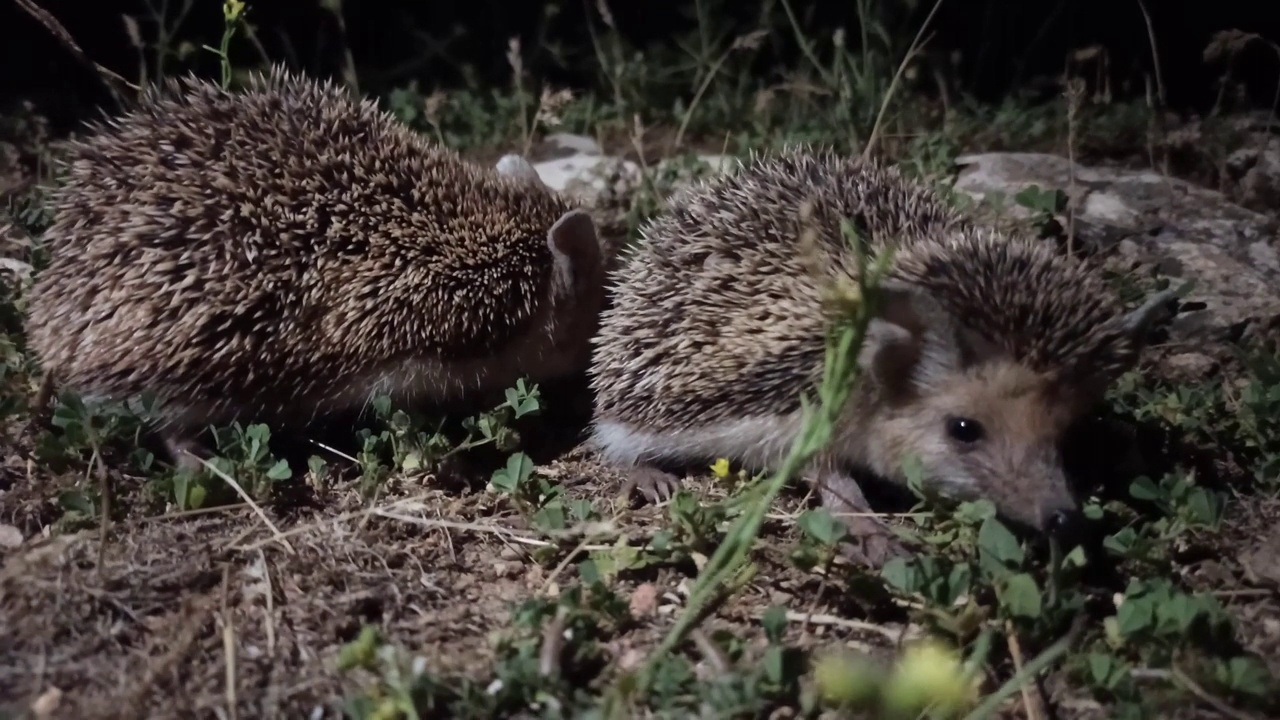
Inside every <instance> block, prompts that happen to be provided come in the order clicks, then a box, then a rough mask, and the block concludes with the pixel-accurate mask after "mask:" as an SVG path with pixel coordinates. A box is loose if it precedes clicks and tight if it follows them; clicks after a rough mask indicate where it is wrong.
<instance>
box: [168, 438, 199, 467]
mask: <svg viewBox="0 0 1280 720" xmlns="http://www.w3.org/2000/svg"><path fill="white" fill-rule="evenodd" d="M162 439H163V440H164V447H165V450H167V451H168V452H169V456H170V457H171V458H172V459H173V465H174V469H176V470H179V471H187V472H192V473H194V472H197V471H199V470H201V469H203V468H204V463H202V462H200V457H201V454H200V449H201V448H200V443H199V442H197V441H195V440H192V439H191V438H188V437H184V436H179V435H165V436H164V437H163V438H162Z"/></svg>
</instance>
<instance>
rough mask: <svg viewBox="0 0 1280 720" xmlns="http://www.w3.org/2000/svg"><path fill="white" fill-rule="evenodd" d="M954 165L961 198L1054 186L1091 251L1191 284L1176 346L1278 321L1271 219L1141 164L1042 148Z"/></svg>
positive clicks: (1279, 257)
mask: <svg viewBox="0 0 1280 720" xmlns="http://www.w3.org/2000/svg"><path fill="white" fill-rule="evenodd" d="M957 164H958V165H960V166H961V171H960V173H959V175H958V177H957V179H956V182H955V188H956V189H957V190H959V191H961V192H963V193H965V194H967V195H970V196H972V197H975V198H979V199H980V198H984V197H990V196H992V195H993V194H1003V195H1005V196H1007V197H1008V198H1010V199H1012V197H1013V196H1014V195H1015V194H1017V193H1018V192H1019V191H1021V190H1022V189H1024V188H1026V187H1029V186H1031V185H1038V186H1040V187H1041V188H1043V189H1046V190H1047V189H1058V190H1061V191H1063V192H1064V193H1065V194H1066V195H1067V197H1068V208H1069V209H1070V211H1072V212H1073V213H1074V218H1073V220H1072V223H1073V224H1074V226H1075V227H1076V229H1077V230H1078V233H1077V235H1078V236H1080V237H1083V238H1085V239H1086V242H1087V244H1089V245H1092V246H1093V247H1091V248H1089V249H1090V250H1093V251H1095V252H1098V253H1101V254H1103V255H1105V256H1109V257H1110V259H1111V260H1118V261H1120V262H1119V263H1118V264H1119V265H1120V266H1122V267H1123V266H1128V265H1132V264H1133V263H1134V262H1135V261H1136V262H1138V263H1140V264H1141V265H1143V266H1146V267H1155V268H1157V269H1158V270H1159V271H1160V272H1161V273H1162V274H1164V275H1168V276H1172V277H1175V278H1180V279H1184V280H1192V281H1194V287H1193V289H1192V291H1191V292H1190V293H1189V294H1188V296H1187V297H1184V298H1183V303H1185V304H1188V305H1189V307H1188V308H1185V309H1183V310H1182V311H1181V312H1180V313H1179V315H1178V317H1177V318H1176V319H1175V321H1174V323H1173V326H1172V328H1171V331H1172V338H1171V339H1173V340H1174V341H1175V342H1176V341H1186V342H1203V341H1220V340H1223V339H1227V338H1232V337H1239V335H1240V334H1241V333H1242V332H1244V331H1245V330H1249V331H1252V330H1256V329H1258V328H1261V327H1270V326H1271V325H1272V323H1274V322H1275V321H1276V319H1277V318H1280V293H1278V292H1277V290H1276V288H1278V287H1280V284H1278V281H1280V253H1277V249H1276V225H1275V222H1274V220H1272V219H1271V218H1268V217H1267V216H1265V215H1263V214H1261V213H1258V212H1254V211H1252V210H1248V209H1246V208H1243V207H1241V206H1239V205H1236V204H1234V203H1232V202H1230V201H1229V200H1227V199H1226V198H1225V197H1224V196H1223V195H1222V193H1219V192H1217V191H1214V190H1209V189H1206V188H1203V187H1199V186H1196V185H1193V184H1191V183H1188V182H1185V181H1183V180H1179V179H1176V178H1170V177H1165V176H1163V175H1160V174H1159V173H1156V172H1154V171H1150V170H1128V169H1122V168H1110V167H1085V166H1082V165H1078V164H1076V165H1074V167H1073V165H1072V163H1071V162H1070V161H1068V160H1067V159H1066V158H1063V157H1060V156H1057V155H1048V154H1041V153H986V154H975V155H965V156H962V157H960V158H958V159H957ZM1005 204H1006V205H1010V206H1012V205H1013V203H1012V202H1007V203H1005ZM1015 212H1025V210H1023V209H1022V208H1018V209H1017V210H1015ZM1060 222H1062V224H1063V225H1064V226H1066V225H1067V224H1068V223H1067V220H1066V218H1065V217H1063V218H1060Z"/></svg>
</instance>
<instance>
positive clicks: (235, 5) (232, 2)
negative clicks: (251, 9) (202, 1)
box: [222, 0, 244, 22]
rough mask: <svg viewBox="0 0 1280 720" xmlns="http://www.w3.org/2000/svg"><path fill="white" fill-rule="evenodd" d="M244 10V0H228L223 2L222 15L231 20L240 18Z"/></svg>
mask: <svg viewBox="0 0 1280 720" xmlns="http://www.w3.org/2000/svg"><path fill="white" fill-rule="evenodd" d="M242 12H244V0H227V1H226V2H225V3H223V4H222V17H223V18H225V19H226V20H228V21H230V22H235V21H236V20H238V19H240V13H242Z"/></svg>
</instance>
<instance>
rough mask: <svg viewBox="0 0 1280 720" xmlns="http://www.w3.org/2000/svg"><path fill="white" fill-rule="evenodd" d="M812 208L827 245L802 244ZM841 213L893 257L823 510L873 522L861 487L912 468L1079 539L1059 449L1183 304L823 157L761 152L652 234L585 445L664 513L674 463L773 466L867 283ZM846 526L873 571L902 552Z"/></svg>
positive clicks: (629, 277)
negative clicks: (1137, 303) (1123, 301)
mask: <svg viewBox="0 0 1280 720" xmlns="http://www.w3.org/2000/svg"><path fill="white" fill-rule="evenodd" d="M802 205H807V206H808V207H809V208H810V210H811V213H812V214H811V215H810V216H809V217H810V219H809V220H807V221H806V222H807V223H808V225H805V226H804V227H808V228H812V229H813V230H816V241H814V242H812V243H811V245H813V247H808V246H806V247H804V248H802V246H801V240H800V237H801V229H802V222H801V207H802ZM842 218H845V219H848V220H850V221H851V222H853V224H854V225H855V227H856V228H857V229H858V230H859V237H860V238H861V241H862V242H865V243H867V244H866V246H865V247H866V248H867V250H869V251H870V254H872V255H874V253H875V252H876V251H877V250H878V249H883V248H885V247H887V246H889V245H891V244H893V245H896V250H895V254H894V267H893V269H892V271H891V273H890V277H889V278H888V279H886V281H885V283H884V286H883V294H882V302H881V303H880V305H879V306H880V308H881V312H880V313H879V315H878V317H877V318H876V319H875V320H873V322H872V324H871V326H870V327H869V330H868V337H867V340H866V343H865V345H864V349H863V351H862V354H861V356H860V363H861V366H862V367H863V368H864V369H865V372H864V373H863V375H862V380H861V381H860V383H859V387H858V388H857V389H856V390H855V392H854V394H853V395H852V396H851V397H850V399H849V401H848V403H847V404H846V406H845V411H844V413H843V416H842V418H841V420H840V423H839V424H838V427H837V428H836V431H835V433H834V436H833V441H832V443H831V445H830V446H829V449H828V450H827V451H826V452H825V454H823V455H821V456H820V457H818V458H817V459H816V460H815V461H814V463H813V465H812V467H810V468H809V469H808V471H807V473H806V474H807V479H808V480H809V481H811V482H813V483H815V484H816V485H817V487H818V488H819V491H820V496H821V497H822V499H823V502H824V504H826V505H827V506H829V507H830V508H831V509H832V510H833V511H836V512H848V513H866V512H868V511H869V508H868V507H867V503H866V500H865V498H864V497H863V494H862V492H861V490H860V488H859V486H858V483H857V482H856V481H855V480H854V476H853V473H855V472H856V471H859V470H861V471H864V472H865V471H869V472H870V473H872V474H873V475H875V476H879V477H881V478H884V479H888V480H891V481H896V482H898V483H903V484H905V482H906V476H905V473H904V470H903V467H904V462H905V461H908V460H909V458H915V459H916V460H917V461H918V462H919V465H918V466H917V467H919V468H920V469H921V470H922V471H923V473H922V474H923V478H922V479H923V481H924V485H925V487H926V488H928V489H933V490H936V491H941V492H942V493H943V494H950V495H951V496H952V497H958V498H977V497H985V498H988V499H990V500H991V501H992V502H993V503H994V504H995V505H996V506H997V508H998V510H999V511H1001V512H1002V514H1003V515H1004V516H1005V517H1006V518H1009V519H1012V520H1014V521H1015V522H1018V523H1020V524H1025V525H1030V526H1033V527H1037V528H1040V529H1043V530H1055V529H1058V528H1060V527H1062V528H1064V529H1065V527H1064V526H1067V525H1069V524H1070V521H1073V520H1075V519H1076V517H1075V514H1074V513H1075V509H1076V507H1077V505H1076V501H1075V499H1074V498H1073V496H1072V493H1071V491H1070V489H1069V487H1068V482H1067V479H1066V476H1065V474H1064V471H1063V467H1062V462H1061V458H1060V454H1059V453H1060V451H1059V447H1060V441H1061V440H1062V439H1063V437H1064V433H1065V432H1066V430H1067V429H1068V427H1069V426H1070V425H1072V424H1073V421H1075V420H1076V419H1077V418H1079V417H1080V416H1081V415H1082V414H1083V413H1085V412H1086V411H1088V410H1090V409H1091V408H1092V407H1094V405H1095V402H1096V401H1098V400H1100V399H1101V394H1102V393H1103V392H1104V391H1105V388H1106V386H1107V385H1108V383H1109V382H1110V381H1111V380H1112V379H1113V378H1114V377H1115V376H1116V375H1117V374H1118V373H1120V372H1122V371H1123V370H1125V369H1126V368H1128V367H1130V366H1132V365H1133V364H1134V362H1135V361H1136V359H1137V357H1138V354H1139V352H1140V349H1141V347H1142V345H1143V337H1144V331H1145V329H1146V328H1147V327H1148V325H1149V324H1150V322H1151V320H1152V318H1153V317H1154V316H1155V311H1156V310H1157V309H1159V308H1161V307H1162V306H1164V305H1165V304H1167V303H1168V301H1169V300H1170V299H1171V297H1172V291H1166V292H1164V293H1160V294H1159V295H1158V296H1157V297H1155V298H1153V299H1152V300H1151V301H1149V302H1148V303H1147V304H1145V305H1143V306H1142V307H1141V308H1139V309H1137V310H1135V311H1133V312H1130V313H1128V314H1123V311H1122V307H1121V305H1120V304H1119V301H1118V298H1117V297H1116V296H1115V295H1114V294H1113V293H1112V292H1111V291H1110V290H1109V288H1108V287H1107V285H1106V284H1105V283H1104V281H1103V280H1102V279H1101V278H1100V277H1099V276H1098V275H1097V274H1095V273H1094V272H1093V271H1091V270H1089V269H1088V268H1087V267H1086V266H1084V265H1083V264H1081V263H1079V262H1078V261H1075V260H1073V259H1071V258H1069V257H1065V256H1062V255H1060V254H1058V253H1057V252H1056V251H1055V250H1054V249H1053V248H1052V246H1051V245H1050V244H1048V243H1045V242H1041V241H1036V240H1032V239H1029V238H1006V237H1002V236H1000V235H999V234H997V233H996V232H994V231H992V230H988V229H983V228H981V227H977V226H976V225H975V224H973V223H971V222H970V221H968V220H967V219H965V217H964V216H963V215H962V214H961V213H960V212H958V211H956V210H953V209H952V208H950V207H949V206H948V205H946V204H945V202H944V201H943V200H942V199H941V198H940V197H939V196H938V195H937V194H935V193H934V192H933V191H932V190H931V189H930V188H928V187H927V186H925V185H923V184H917V183H914V182H911V181H909V180H908V179H907V178H905V177H903V176H902V175H901V174H900V173H899V172H897V171H896V170H894V169H892V168H890V167H887V166H883V165H881V164H879V163H876V162H870V161H861V160H857V159H845V158H841V157H838V156H836V155H835V154H833V153H831V152H827V151H809V150H807V149H800V148H793V149H789V150H786V151H783V152H781V153H778V154H777V155H774V156H771V157H765V156H757V155H753V156H752V157H751V158H750V159H749V160H748V161H747V162H746V163H745V164H744V165H743V166H742V167H740V168H739V169H738V171H737V172H736V173H734V174H731V175H727V176H720V177H718V178H715V179H712V180H709V181H705V182H703V183H701V184H698V185H696V186H694V187H691V188H689V189H688V190H686V191H684V192H683V193H681V194H679V195H677V196H674V197H673V198H672V200H671V202H670V204H669V209H668V211H667V212H665V213H664V214H662V215H660V216H658V217H656V218H655V219H653V220H652V221H651V222H650V223H649V224H648V225H647V226H646V227H645V228H644V231H643V232H642V237H641V240H640V242H639V243H638V245H637V246H636V248H635V249H634V251H633V252H632V253H630V254H629V256H628V257H626V258H625V260H624V262H623V265H622V267H621V268H620V269H619V271H618V272H617V274H616V285H615V286H614V287H613V291H614V293H615V296H614V301H613V305H612V307H611V308H609V309H608V310H606V311H605V312H604V313H603V315H602V317H601V320H600V330H599V333H598V335H597V337H596V339H595V341H594V344H595V346H596V350H595V354H594V358H593V361H592V367H591V370H590V376H591V382H592V385H593V389H594V392H595V396H596V401H595V402H596V406H595V417H594V421H593V430H592V438H591V441H590V445H592V446H594V447H595V448H597V449H598V450H599V452H600V454H601V455H602V456H603V458H604V459H605V460H607V461H609V462H611V463H614V464H617V465H619V466H623V467H629V468H631V481H632V483H634V484H638V485H640V486H641V488H642V489H644V490H645V492H646V494H647V495H649V497H650V498H655V497H656V496H661V495H666V494H669V493H670V492H671V491H672V490H673V489H674V487H675V484H676V483H677V482H678V479H677V478H676V477H675V476H674V475H672V474H670V473H669V472H668V471H667V470H666V469H663V468H664V466H665V467H666V468H670V467H673V466H675V465H681V466H687V465H689V464H692V463H694V462H708V461H710V460H713V459H715V458H717V457H726V458H729V459H731V460H736V461H738V462H741V463H743V464H744V465H745V466H747V467H749V468H752V469H754V470H772V469H774V468H776V467H777V464H778V463H779V462H780V461H781V460H782V458H783V457H784V456H785V455H786V454H787V452H788V450H789V449H790V446H791V444H792V442H793V440H794V439H795V437H796V435H797V432H798V430H799V426H800V407H801V405H800V402H801V401H800V398H801V395H802V394H804V393H807V392H811V391H813V390H815V389H816V387H817V385H818V383H819V381H820V379H821V377H822V366H823V359H824V349H825V338H826V337H827V330H828V327H829V322H830V318H831V315H830V312H831V310H830V308H831V307H832V305H831V304H829V303H827V302H825V300H826V297H827V296H826V295H825V293H826V292H827V290H828V289H829V288H830V287H831V285H830V283H831V282H832V281H834V280H837V279H843V280H845V281H854V280H856V277H857V276H856V272H857V271H856V258H855V254H854V253H853V252H852V250H850V249H849V246H848V244H847V241H846V240H845V239H844V237H843V236H842V234H841V231H840V221H841V219H842ZM815 253H816V255H815ZM815 259H816V260H817V262H816V263H815V262H814V260H815ZM815 268H816V269H815ZM849 524H850V526H851V529H853V530H854V531H855V533H854V534H855V536H856V535H863V536H866V537H867V539H869V540H872V542H871V543H870V544H869V545H867V546H866V547H865V548H864V552H865V553H866V559H868V560H870V561H871V562H873V563H874V562H880V561H882V560H883V559H884V557H885V555H886V553H888V552H894V553H895V554H896V553H897V552H900V551H901V550H902V548H901V546H900V545H898V544H897V543H896V542H894V541H892V540H891V539H890V536H889V535H888V533H887V532H886V531H887V528H886V527H885V526H883V525H881V524H880V523H877V522H871V521H866V520H856V521H850V522H849Z"/></svg>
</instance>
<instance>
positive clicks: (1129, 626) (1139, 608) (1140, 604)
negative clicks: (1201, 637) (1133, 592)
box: [1116, 597, 1155, 637]
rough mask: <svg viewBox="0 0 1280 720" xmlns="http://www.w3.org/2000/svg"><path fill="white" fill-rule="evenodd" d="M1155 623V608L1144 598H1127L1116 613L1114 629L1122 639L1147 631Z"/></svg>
mask: <svg viewBox="0 0 1280 720" xmlns="http://www.w3.org/2000/svg"><path fill="white" fill-rule="evenodd" d="M1154 623H1155V608H1154V607H1153V606H1152V604H1151V600H1150V599H1148V598H1145V597H1138V598H1127V599H1126V600H1125V601H1124V603H1123V604H1122V605H1120V609H1119V610H1117V611H1116V629H1117V630H1119V632H1120V635H1121V636H1122V637H1131V636H1133V635H1136V634H1138V633H1141V632H1143V631H1144V630H1148V629H1150V628H1151V627H1152V625H1153V624H1154Z"/></svg>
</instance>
